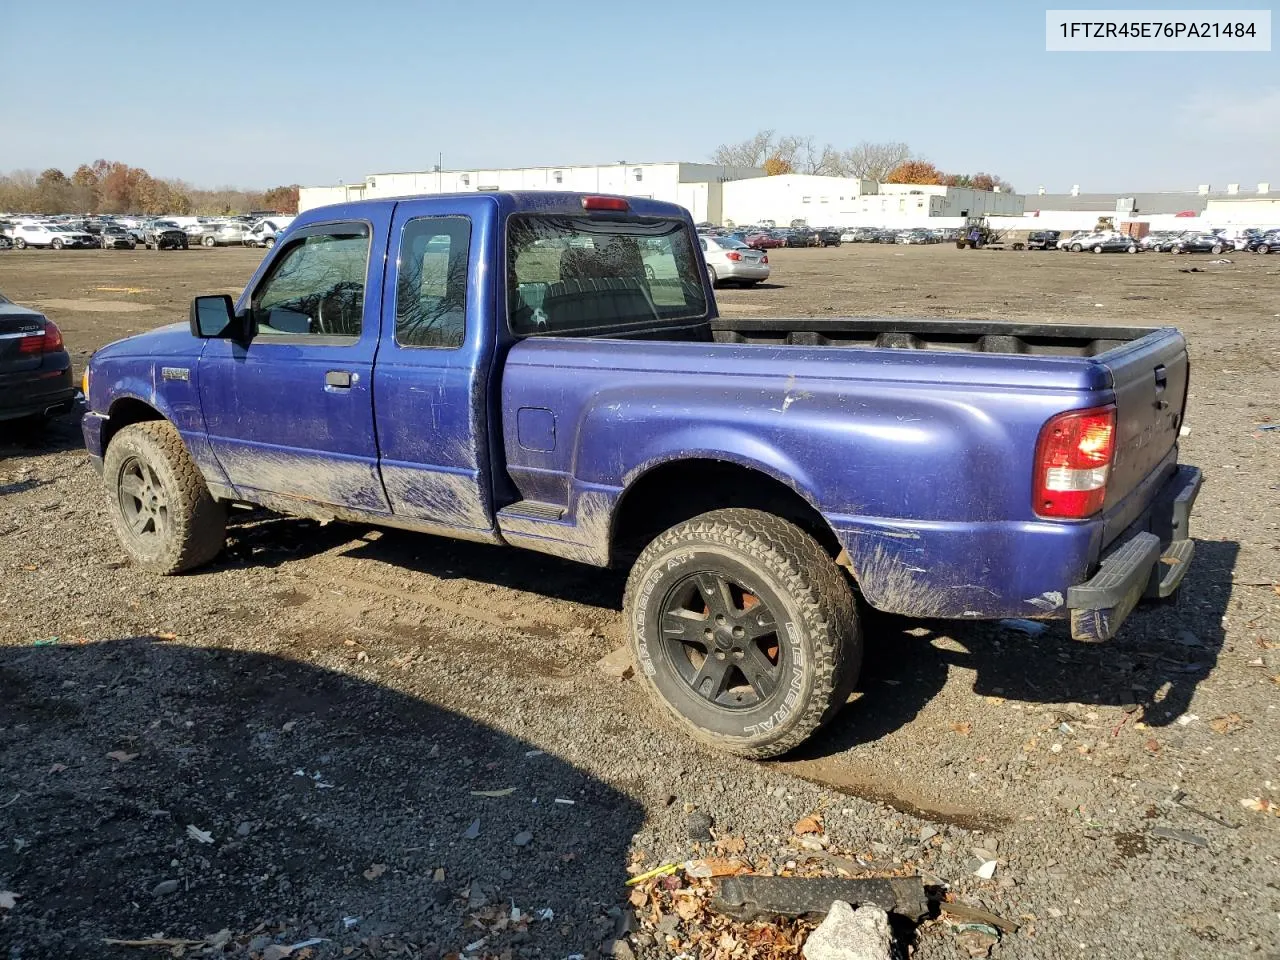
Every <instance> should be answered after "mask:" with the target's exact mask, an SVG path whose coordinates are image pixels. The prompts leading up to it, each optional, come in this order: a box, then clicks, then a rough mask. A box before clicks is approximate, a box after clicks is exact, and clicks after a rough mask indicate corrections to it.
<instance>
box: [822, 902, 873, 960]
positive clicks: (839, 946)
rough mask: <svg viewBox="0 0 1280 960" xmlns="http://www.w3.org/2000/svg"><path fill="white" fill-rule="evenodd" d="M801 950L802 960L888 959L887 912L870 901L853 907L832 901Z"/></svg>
mask: <svg viewBox="0 0 1280 960" xmlns="http://www.w3.org/2000/svg"><path fill="white" fill-rule="evenodd" d="M803 953H804V957H805V960H892V958H893V934H892V933H891V932H890V930H889V915H888V914H887V913H885V912H884V911H883V910H881V909H880V908H879V907H877V906H874V905H873V904H864V905H863V906H861V907H859V908H858V909H857V910H855V909H854V908H853V907H851V906H850V905H849V904H847V903H845V902H844V901H843V900H835V901H832V904H831V912H830V913H828V914H827V918H826V919H825V920H823V921H822V924H821V925H820V926H819V927H818V929H816V930H814V931H813V933H811V934H809V939H808V940H806V941H805V945H804V950H803Z"/></svg>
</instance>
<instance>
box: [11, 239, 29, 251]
mask: <svg viewBox="0 0 1280 960" xmlns="http://www.w3.org/2000/svg"><path fill="white" fill-rule="evenodd" d="M13 249H15V250H25V249H27V241H25V240H23V239H22V238H21V237H18V238H17V239H16V240H14V241H13Z"/></svg>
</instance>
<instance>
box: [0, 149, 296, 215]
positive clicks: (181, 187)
mask: <svg viewBox="0 0 1280 960" xmlns="http://www.w3.org/2000/svg"><path fill="white" fill-rule="evenodd" d="M0 210H2V211H9V212H12V213H85V214H96V213H120V214H161V213H168V214H175V215H181V216H189V215H192V214H204V215H211V216H218V215H226V214H235V213H249V212H250V211H252V210H275V211H278V212H280V213H297V212H298V185H297V184H291V185H289V186H279V187H272V188H271V189H270V190H239V189H236V188H233V187H221V188H219V189H216V190H203V189H200V188H198V187H194V186H192V185H191V184H189V183H186V182H185V181H183V180H173V179H162V178H158V177H153V176H152V175H151V174H150V173H148V172H147V171H146V170H144V169H143V168H142V167H131V166H129V165H128V164H127V163H120V162H119V161H117V160H95V161H94V162H93V163H82V164H81V165H80V166H79V167H77V168H76V169H75V171H74V172H73V173H72V174H71V176H67V175H66V174H65V173H63V172H62V171H61V170H59V169H58V168H56V167H50V168H49V169H47V170H44V171H42V172H40V173H37V172H36V171H34V170H15V171H13V172H11V173H8V174H3V175H0Z"/></svg>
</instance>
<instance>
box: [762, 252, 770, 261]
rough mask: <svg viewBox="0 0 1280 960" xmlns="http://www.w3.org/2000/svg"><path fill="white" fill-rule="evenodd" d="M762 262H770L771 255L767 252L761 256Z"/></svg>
mask: <svg viewBox="0 0 1280 960" xmlns="http://www.w3.org/2000/svg"><path fill="white" fill-rule="evenodd" d="M760 262H761V263H768V262H769V255H768V254H767V253H766V254H765V255H764V256H763V257H761V258H760Z"/></svg>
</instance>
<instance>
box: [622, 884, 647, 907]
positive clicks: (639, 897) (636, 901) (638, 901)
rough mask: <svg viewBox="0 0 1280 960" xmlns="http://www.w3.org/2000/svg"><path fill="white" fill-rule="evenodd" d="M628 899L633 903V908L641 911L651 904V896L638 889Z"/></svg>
mask: <svg viewBox="0 0 1280 960" xmlns="http://www.w3.org/2000/svg"><path fill="white" fill-rule="evenodd" d="M627 899H628V900H629V901H630V902H631V905H632V906H633V907H635V908H636V909H637V910H639V909H640V908H641V907H643V906H644V905H645V904H646V903H648V902H649V894H647V893H646V892H645V891H643V890H641V889H640V888H639V887H637V888H636V889H634V890H632V891H631V895H630V896H629V897H627Z"/></svg>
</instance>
